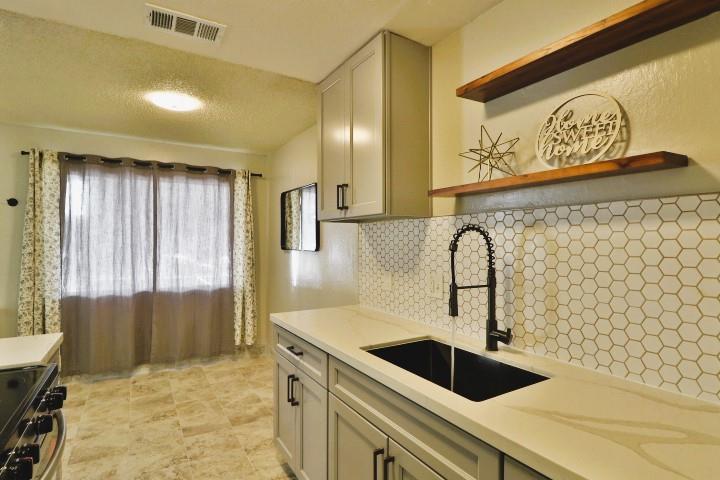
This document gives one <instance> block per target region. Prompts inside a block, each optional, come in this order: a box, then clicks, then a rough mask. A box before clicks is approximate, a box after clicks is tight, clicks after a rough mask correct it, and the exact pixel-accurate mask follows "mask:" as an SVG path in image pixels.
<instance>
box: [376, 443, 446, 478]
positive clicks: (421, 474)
mask: <svg viewBox="0 0 720 480" xmlns="http://www.w3.org/2000/svg"><path fill="white" fill-rule="evenodd" d="M389 442H390V445H389V447H388V455H389V457H388V460H389V463H390V465H391V467H390V469H389V471H390V472H391V475H390V477H389V479H388V480H443V478H442V477H441V476H440V475H438V474H437V473H435V472H434V471H433V470H432V469H431V468H430V467H428V466H427V465H425V464H424V463H423V462H421V461H420V460H419V459H418V458H417V457H416V456H415V455H413V454H412V453H410V452H408V451H407V450H405V449H404V448H403V447H401V446H400V445H398V444H397V443H395V442H394V441H393V440H392V439H390V440H389Z"/></svg>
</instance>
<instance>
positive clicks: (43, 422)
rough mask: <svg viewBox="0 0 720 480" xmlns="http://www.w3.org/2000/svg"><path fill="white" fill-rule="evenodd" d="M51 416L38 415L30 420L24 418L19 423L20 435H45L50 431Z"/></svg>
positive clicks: (51, 424) (51, 427)
mask: <svg viewBox="0 0 720 480" xmlns="http://www.w3.org/2000/svg"><path fill="white" fill-rule="evenodd" d="M52 429H53V416H52V415H38V416H37V417H35V418H33V419H32V420H25V421H23V423H21V424H20V435H23V436H24V435H45V434H46V433H50V432H52Z"/></svg>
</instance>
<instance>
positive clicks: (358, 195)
mask: <svg viewBox="0 0 720 480" xmlns="http://www.w3.org/2000/svg"><path fill="white" fill-rule="evenodd" d="M383 41H384V36H383V35H382V34H381V35H378V36H377V37H376V38H375V39H374V40H372V41H371V42H370V43H369V44H367V45H366V46H365V47H363V48H362V49H361V50H360V51H359V52H357V53H356V54H355V55H353V56H352V57H351V58H350V60H348V62H347V68H348V89H349V93H350V94H349V96H348V102H349V104H348V111H349V119H350V125H349V128H350V155H349V158H348V164H347V166H346V171H347V172H349V175H346V179H347V181H346V183H347V184H348V187H347V192H346V193H347V194H346V196H347V199H346V202H347V203H346V204H347V206H348V210H347V213H346V216H347V217H358V216H365V215H377V214H381V213H384V211H385V155H384V153H385V145H384V139H385V135H384V116H385V115H384V104H385V102H384V100H383V95H384V90H385V89H384V75H383V72H384V61H383Z"/></svg>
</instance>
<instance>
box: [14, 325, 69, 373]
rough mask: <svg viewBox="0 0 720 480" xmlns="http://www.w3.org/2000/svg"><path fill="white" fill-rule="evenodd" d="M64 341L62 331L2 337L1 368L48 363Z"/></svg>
mask: <svg viewBox="0 0 720 480" xmlns="http://www.w3.org/2000/svg"><path fill="white" fill-rule="evenodd" d="M62 342H63V334H62V333H46V334H43V335H30V336H23V337H5V338H0V369H9V368H22V367H32V366H35V365H42V364H46V363H48V362H49V361H50V360H51V359H52V357H53V356H54V355H55V353H56V352H57V351H58V349H59V348H60V345H61V344H62Z"/></svg>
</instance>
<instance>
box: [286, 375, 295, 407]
mask: <svg viewBox="0 0 720 480" xmlns="http://www.w3.org/2000/svg"><path fill="white" fill-rule="evenodd" d="M293 378H295V375H288V378H287V392H286V393H287V401H288V403H290V402H292V395H291V394H290V392H291V390H292V379H293Z"/></svg>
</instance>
